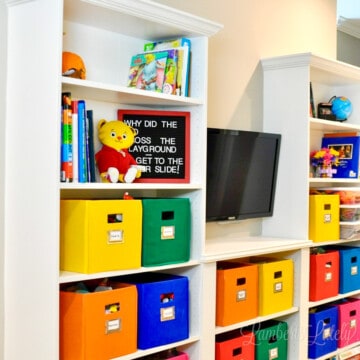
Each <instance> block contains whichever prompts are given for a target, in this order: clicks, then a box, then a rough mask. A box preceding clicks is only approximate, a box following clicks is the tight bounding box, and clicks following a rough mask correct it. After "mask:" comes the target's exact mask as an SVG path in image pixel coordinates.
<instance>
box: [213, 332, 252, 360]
mask: <svg viewBox="0 0 360 360" xmlns="http://www.w3.org/2000/svg"><path fill="white" fill-rule="evenodd" d="M230 359H234V360H254V359H255V338H254V333H252V332H251V331H246V330H240V331H239V330H235V331H232V332H228V333H224V334H220V335H217V336H216V342H215V360H230Z"/></svg>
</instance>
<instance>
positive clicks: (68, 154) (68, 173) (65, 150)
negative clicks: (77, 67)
mask: <svg viewBox="0 0 360 360" xmlns="http://www.w3.org/2000/svg"><path fill="white" fill-rule="evenodd" d="M61 105H62V120H61V178H60V180H61V181H62V182H72V181H73V149H72V113H71V93H69V92H66V93H63V94H62V104H61Z"/></svg>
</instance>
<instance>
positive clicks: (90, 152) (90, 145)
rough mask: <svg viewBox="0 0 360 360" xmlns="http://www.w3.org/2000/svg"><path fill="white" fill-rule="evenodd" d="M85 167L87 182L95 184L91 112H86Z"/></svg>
mask: <svg viewBox="0 0 360 360" xmlns="http://www.w3.org/2000/svg"><path fill="white" fill-rule="evenodd" d="M86 115H87V125H88V127H87V156H88V157H87V158H88V162H87V166H88V176H89V182H96V170H95V150H94V123H93V111H92V110H87V111H86Z"/></svg>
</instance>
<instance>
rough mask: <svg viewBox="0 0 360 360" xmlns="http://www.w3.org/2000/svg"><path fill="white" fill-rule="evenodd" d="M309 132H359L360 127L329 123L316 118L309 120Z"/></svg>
mask: <svg viewBox="0 0 360 360" xmlns="http://www.w3.org/2000/svg"><path fill="white" fill-rule="evenodd" d="M310 127H311V130H320V131H323V132H340V131H360V125H356V124H351V123H349V122H347V120H346V121H342V122H340V121H330V120H323V119H317V118H310Z"/></svg>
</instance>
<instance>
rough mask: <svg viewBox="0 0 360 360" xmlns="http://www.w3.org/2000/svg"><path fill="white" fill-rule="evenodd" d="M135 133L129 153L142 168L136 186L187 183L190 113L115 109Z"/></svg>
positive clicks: (188, 173)
mask: <svg viewBox="0 0 360 360" xmlns="http://www.w3.org/2000/svg"><path fill="white" fill-rule="evenodd" d="M117 115H118V120H120V121H124V122H125V123H126V124H127V125H129V126H131V127H133V128H134V129H135V130H136V136H135V142H134V144H133V145H132V146H131V147H130V148H129V153H130V154H131V155H132V156H133V157H134V158H135V160H136V162H137V163H138V165H140V166H141V167H142V168H143V172H142V174H141V177H140V178H139V179H137V180H136V182H138V183H189V182H190V112H187V111H163V110H133V109H118V111H117Z"/></svg>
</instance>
